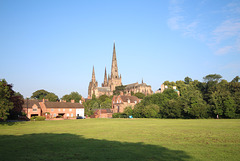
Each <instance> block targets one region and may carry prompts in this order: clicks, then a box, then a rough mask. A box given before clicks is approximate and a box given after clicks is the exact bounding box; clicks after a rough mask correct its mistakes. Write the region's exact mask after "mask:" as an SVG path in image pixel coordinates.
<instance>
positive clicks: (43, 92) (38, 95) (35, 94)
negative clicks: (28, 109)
mask: <svg viewBox="0 0 240 161" xmlns="http://www.w3.org/2000/svg"><path fill="white" fill-rule="evenodd" d="M48 94H49V92H48V91H46V90H44V89H41V90H37V91H35V92H33V94H32V96H31V98H33V99H39V100H41V99H43V98H45V97H46V96H47V95H48Z"/></svg>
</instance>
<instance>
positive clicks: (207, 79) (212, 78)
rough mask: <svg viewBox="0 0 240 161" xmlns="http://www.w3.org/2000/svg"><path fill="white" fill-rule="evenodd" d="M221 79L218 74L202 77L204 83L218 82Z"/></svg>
mask: <svg viewBox="0 0 240 161" xmlns="http://www.w3.org/2000/svg"><path fill="white" fill-rule="evenodd" d="M221 78H222V76H221V75H219V74H209V75H207V76H205V77H203V80H204V81H205V82H210V81H217V82H218V81H219V80H220V79H221Z"/></svg>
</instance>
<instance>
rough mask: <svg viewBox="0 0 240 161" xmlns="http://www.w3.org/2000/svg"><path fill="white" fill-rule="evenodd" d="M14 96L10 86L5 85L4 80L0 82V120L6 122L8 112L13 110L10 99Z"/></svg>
mask: <svg viewBox="0 0 240 161" xmlns="http://www.w3.org/2000/svg"><path fill="white" fill-rule="evenodd" d="M13 95H14V91H13V90H12V85H10V84H7V81H6V80H5V79H2V80H0V120H6V119H7V117H8V115H9V110H11V109H13V107H14V106H13V102H12V101H11V97H12V96H13Z"/></svg>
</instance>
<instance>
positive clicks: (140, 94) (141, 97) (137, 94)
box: [133, 92, 145, 99]
mask: <svg viewBox="0 0 240 161" xmlns="http://www.w3.org/2000/svg"><path fill="white" fill-rule="evenodd" d="M133 96H136V97H137V98H139V99H143V98H144V97H145V94H143V93H141V92H138V93H135V94H133Z"/></svg>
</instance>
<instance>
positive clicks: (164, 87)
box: [155, 84, 180, 96]
mask: <svg viewBox="0 0 240 161" xmlns="http://www.w3.org/2000/svg"><path fill="white" fill-rule="evenodd" d="M165 89H168V86H167V85H164V84H162V85H161V88H159V89H158V90H157V91H156V92H155V93H163V91H164V90H165ZM172 89H173V90H174V91H175V92H177V94H178V95H179V96H180V92H179V90H177V87H176V86H173V87H172Z"/></svg>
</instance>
